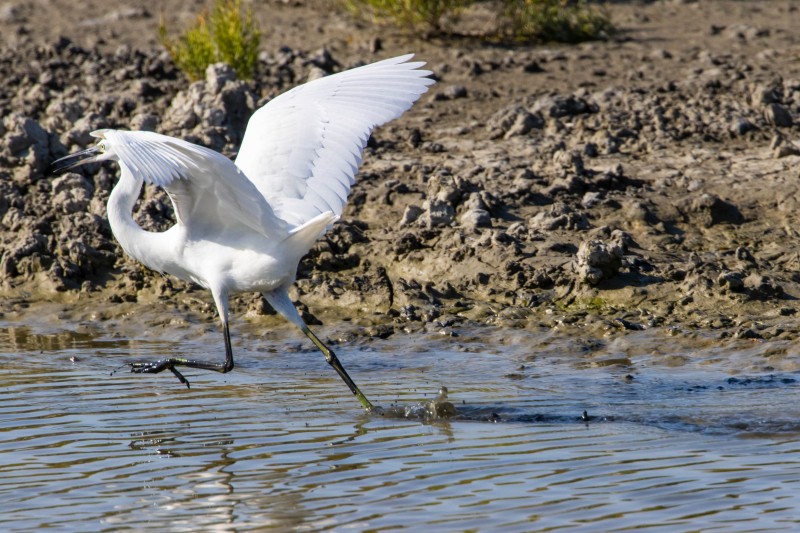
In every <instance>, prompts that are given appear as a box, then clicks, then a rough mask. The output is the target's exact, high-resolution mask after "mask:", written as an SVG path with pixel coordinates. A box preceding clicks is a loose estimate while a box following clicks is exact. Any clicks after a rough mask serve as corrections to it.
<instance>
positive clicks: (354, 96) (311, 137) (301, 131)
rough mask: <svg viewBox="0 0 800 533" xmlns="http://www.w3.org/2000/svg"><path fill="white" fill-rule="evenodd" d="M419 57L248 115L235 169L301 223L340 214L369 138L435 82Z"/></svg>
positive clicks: (344, 77)
mask: <svg viewBox="0 0 800 533" xmlns="http://www.w3.org/2000/svg"><path fill="white" fill-rule="evenodd" d="M412 57H413V55H405V56H400V57H395V58H392V59H386V60H384V61H380V62H378V63H373V64H371V65H366V66H363V67H358V68H355V69H352V70H347V71H344V72H340V73H338V74H333V75H331V76H326V77H324V78H320V79H317V80H314V81H312V82H309V83H307V84H305V85H301V86H299V87H295V88H294V89H292V90H290V91H288V92H286V93H284V94H282V95H280V96H278V97H277V98H275V99H273V100H271V101H270V102H269V103H267V104H266V105H265V106H264V107H262V108H261V109H259V110H258V111H256V112H255V113H254V114H253V116H252V117H251V118H250V122H249V123H248V125H247V131H246V132H245V136H244V139H243V141H242V146H241V149H240V150H239V155H238V157H237V158H236V165H237V166H238V167H239V168H240V169H241V170H242V171H243V172H244V173H245V174H246V175H247V177H248V178H250V180H251V181H252V182H253V183H254V184H255V186H256V187H257V188H258V190H259V191H260V192H261V194H262V195H263V196H264V197H265V198H266V199H267V201H268V202H269V204H270V206H271V207H272V209H273V211H274V212H275V214H276V215H277V216H278V217H279V218H281V219H283V220H285V221H286V222H288V223H289V224H290V225H291V226H294V227H296V226H299V225H301V224H303V223H305V222H308V221H309V220H311V219H312V218H314V217H315V216H317V215H319V214H321V213H324V212H326V211H332V212H333V213H334V214H335V215H337V216H338V215H340V214H341V213H342V209H344V205H345V203H346V202H347V195H348V194H349V193H350V186H351V185H352V184H353V183H354V181H355V174H356V172H357V171H358V166H359V165H360V164H361V152H362V151H363V149H364V147H365V146H366V144H367V140H368V139H369V136H370V133H371V132H372V129H373V128H374V127H375V126H379V125H381V124H383V123H385V122H388V121H390V120H392V119H394V118H397V117H399V116H400V115H402V114H403V113H404V112H405V111H406V110H407V109H408V108H410V107H411V105H412V104H413V103H414V102H415V101H416V100H417V99H418V98H419V96H420V95H421V94H422V93H424V92H425V91H426V90H427V87H428V85H431V84H433V83H434V81H433V80H432V79H431V78H429V77H428V76H429V75H430V74H431V72H430V71H427V70H420V67H422V66H423V65H424V64H425V63H423V62H410V61H409V60H410V59H411V58H412Z"/></svg>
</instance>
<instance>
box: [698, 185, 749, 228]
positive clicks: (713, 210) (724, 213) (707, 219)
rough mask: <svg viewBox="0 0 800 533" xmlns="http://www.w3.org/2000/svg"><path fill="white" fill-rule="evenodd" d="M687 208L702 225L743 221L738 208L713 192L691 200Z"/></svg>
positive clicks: (708, 226) (739, 222)
mask: <svg viewBox="0 0 800 533" xmlns="http://www.w3.org/2000/svg"><path fill="white" fill-rule="evenodd" d="M689 209H690V211H691V212H693V213H694V214H695V215H697V216H698V217H699V219H700V221H701V223H702V224H703V226H705V227H707V228H710V227H711V226H714V225H716V224H722V223H725V222H727V223H730V224H741V223H742V222H743V221H744V217H743V216H742V213H741V212H740V211H739V208H738V207H736V206H735V205H733V204H731V203H730V202H726V201H725V200H722V199H720V198H719V197H718V196H715V195H713V194H708V193H704V194H701V195H700V196H696V197H695V198H694V199H692V200H691V203H690V205H689Z"/></svg>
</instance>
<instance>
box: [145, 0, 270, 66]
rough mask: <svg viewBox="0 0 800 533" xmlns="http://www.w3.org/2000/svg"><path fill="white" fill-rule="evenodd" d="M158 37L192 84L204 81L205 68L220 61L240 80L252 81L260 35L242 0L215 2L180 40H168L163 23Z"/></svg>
mask: <svg viewBox="0 0 800 533" xmlns="http://www.w3.org/2000/svg"><path fill="white" fill-rule="evenodd" d="M158 36H159V40H160V41H161V44H163V45H164V47H165V48H166V49H167V51H168V52H169V54H170V56H171V57H172V60H173V61H174V62H175V64H176V65H177V66H178V68H179V69H181V70H182V71H183V72H184V73H185V74H186V75H187V76H188V77H189V79H190V80H192V81H196V80H199V79H202V78H203V76H204V75H205V71H206V68H207V67H208V66H209V65H211V64H213V63H217V62H220V61H221V62H224V63H227V64H228V65H230V66H231V67H232V68H233V69H234V70H235V71H236V75H237V76H238V77H239V78H241V79H250V78H252V77H253V74H254V73H255V68H256V65H257V63H258V45H259V43H260V41H261V33H260V32H259V31H258V29H257V28H256V25H255V22H254V20H253V13H252V10H251V9H250V8H249V7H248V8H247V9H246V10H243V9H242V1H241V0H216V2H215V3H214V7H213V9H212V11H211V13H210V14H209V12H208V10H203V12H201V13H200V14H199V15H198V16H197V19H196V20H195V22H194V25H193V26H191V27H190V28H188V29H187V30H186V31H184V32H183V33H182V34H181V35H180V36H178V37H170V36H169V34H168V32H167V27H166V24H165V23H164V20H163V19H162V20H161V22H160V23H159V27H158Z"/></svg>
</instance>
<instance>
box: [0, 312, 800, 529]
mask: <svg viewBox="0 0 800 533" xmlns="http://www.w3.org/2000/svg"><path fill="white" fill-rule="evenodd" d="M177 329H178V330H180V331H178V333H176V336H177V337H178V340H177V341H172V340H168V337H170V334H169V333H168V330H167V329H165V330H164V331H161V333H156V334H154V333H153V332H152V331H144V330H142V331H140V333H139V336H138V337H137V336H136V335H135V334H133V333H131V331H126V332H125V335H120V334H119V333H113V334H112V333H109V332H107V331H106V332H101V331H99V330H97V329H93V327H92V326H86V325H83V326H75V327H74V329H64V326H59V328H54V327H38V326H37V327H33V328H31V327H20V326H19V325H17V324H11V323H8V322H6V323H0V383H2V387H0V529H1V530H13V531H34V530H36V531H39V530H42V529H52V530H73V531H78V530H80V531H88V530H106V531H116V530H119V529H123V528H132V529H135V530H145V529H147V530H154V529H157V530H171V531H196V530H218V531H234V530H236V531H241V530H254V529H258V530H261V529H268V528H274V529H277V530H298V531H305V530H326V529H335V530H345V529H354V530H394V529H403V528H411V529H417V528H422V527H428V528H431V527H435V528H437V529H439V530H466V529H474V530H509V531H516V530H548V529H560V528H565V527H566V528H575V527H579V526H585V527H587V528H588V529H592V530H622V529H633V528H637V527H642V526H645V525H646V526H648V527H650V528H653V529H662V530H668V531H675V530H688V529H704V530H712V529H720V530H732V529H736V530H737V531H741V530H762V531H763V530H769V529H776V530H793V529H796V528H797V527H798V525H800V513H798V512H797V508H798V507H799V506H800V417H798V415H800V405H798V402H797V401H796V400H797V398H798V391H799V390H800V388H799V387H800V385H799V384H798V382H799V381H800V374H798V373H797V372H796V369H795V368H794V366H795V364H796V363H795V357H796V356H793V355H792V350H791V347H789V348H788V349H787V348H786V347H783V348H782V350H783V351H782V353H781V355H780V356H779V357H777V356H775V355H774V352H775V346H772V347H769V346H767V345H765V344H761V345H756V344H752V343H751V344H749V345H748V344H745V343H743V344H742V345H741V346H740V347H739V348H738V349H737V350H735V351H731V348H730V346H728V348H726V350H727V351H725V350H720V349H719V348H718V347H716V343H715V342H713V341H712V340H709V339H702V338H695V339H693V340H692V341H691V342H679V341H677V340H676V341H675V342H674V344H671V343H669V342H665V341H664V339H661V338H658V337H654V336H653V334H652V333H650V332H636V333H632V334H629V335H626V336H625V337H623V338H620V339H602V340H600V341H598V342H592V341H586V340H580V339H575V338H570V337H568V336H559V335H558V334H557V333H556V334H553V333H543V332H528V331H501V332H497V331H491V330H489V328H486V330H480V329H479V330H475V331H461V332H459V333H460V336H458V337H445V336H441V335H436V334H430V335H427V334H421V333H415V334H413V335H402V334H395V335H394V336H392V337H390V338H388V339H386V340H368V341H353V342H348V343H343V344H340V345H338V346H337V348H338V352H339V356H340V358H341V359H342V361H343V362H344V364H345V366H346V367H347V368H348V370H349V371H350V373H351V375H352V376H353V377H354V379H355V380H356V382H357V383H359V385H360V386H361V387H362V389H363V390H364V391H365V392H366V394H367V395H368V396H369V397H370V398H371V399H372V401H373V402H374V403H376V404H379V405H383V406H385V407H388V406H390V405H396V406H401V407H406V406H414V405H417V404H418V403H419V402H424V401H430V400H431V399H433V398H434V397H435V396H436V393H437V391H438V389H439V388H440V387H441V386H442V385H444V386H447V387H448V388H449V391H450V398H449V399H450V400H451V401H452V402H453V403H454V405H455V406H456V408H457V409H458V410H459V414H458V415H457V416H456V417H455V418H454V419H451V420H433V421H432V420H419V419H397V418H386V417H378V416H367V415H365V414H363V412H362V411H361V410H360V408H359V405H358V403H357V402H356V401H355V399H354V398H353V397H352V396H351V395H350V394H349V392H348V391H347V389H346V388H345V386H344V385H343V384H342V383H341V382H340V381H339V379H338V377H337V376H336V375H335V374H334V373H333V371H332V370H331V369H329V368H328V367H327V365H326V364H325V363H324V360H323V359H322V357H321V356H320V355H319V354H317V353H315V352H313V351H311V350H307V349H306V346H305V344H304V343H301V342H300V340H299V339H298V338H297V337H296V336H294V333H293V332H291V331H288V330H287V333H286V335H285V336H283V337H271V336H263V337H262V336H260V334H259V333H258V328H253V327H247V326H242V327H240V328H239V329H238V330H235V331H234V335H235V341H234V345H235V350H236V354H237V361H238V362H237V368H236V371H235V372H233V373H231V374H227V375H217V374H209V373H202V372H200V371H192V370H187V371H186V375H187V377H188V378H189V379H190V380H191V382H192V389H191V390H187V389H186V388H185V387H183V386H181V385H180V384H179V383H178V382H177V380H176V379H175V378H174V377H173V376H172V375H171V374H169V373H164V374H160V375H156V376H153V375H134V374H130V373H128V372H126V371H125V369H124V368H123V369H122V370H121V371H120V372H116V373H115V374H114V375H113V376H110V375H109V374H110V373H111V372H112V371H113V370H115V369H117V368H119V367H120V365H123V363H124V362H125V361H129V360H131V359H149V358H157V357H159V356H160V355H162V354H165V353H170V354H175V355H183V356H186V355H190V354H191V355H193V356H195V357H198V358H199V357H200V356H201V355H205V356H206V357H207V358H221V355H220V353H219V352H218V351H216V347H217V344H220V345H221V342H219V341H220V340H221V339H220V338H219V333H218V332H216V331H215V330H214V328H206V327H199V326H198V325H191V324H189V325H185V327H183V328H177ZM323 333H324V330H323ZM688 346H693V347H694V348H691V349H690V348H689V347H688ZM220 348H221V346H220ZM779 351H780V350H779ZM771 354H772V355H771ZM71 359H73V360H71ZM778 362H782V363H783V367H781V366H780V365H779V364H777V363H778ZM584 411H586V413H587V416H584V415H583V413H584Z"/></svg>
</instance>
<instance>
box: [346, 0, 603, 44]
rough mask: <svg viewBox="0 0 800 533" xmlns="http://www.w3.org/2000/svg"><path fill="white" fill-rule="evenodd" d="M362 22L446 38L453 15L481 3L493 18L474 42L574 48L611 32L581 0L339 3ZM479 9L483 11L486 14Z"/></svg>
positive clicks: (596, 9) (375, 0)
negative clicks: (569, 45) (559, 44)
mask: <svg viewBox="0 0 800 533" xmlns="http://www.w3.org/2000/svg"><path fill="white" fill-rule="evenodd" d="M340 2H341V3H342V5H344V7H345V9H346V10H347V11H349V12H350V13H351V14H352V15H354V16H355V17H357V18H361V19H368V20H372V21H373V22H376V23H378V24H393V25H395V26H398V27H400V28H403V29H407V30H412V31H415V32H417V33H422V34H425V33H431V32H432V33H433V34H438V35H441V34H447V33H448V28H453V27H454V25H455V23H456V22H457V19H458V16H459V15H460V14H462V13H463V12H464V11H466V10H468V9H469V8H470V6H475V5H477V4H481V6H482V7H484V8H485V10H487V9H488V10H489V11H492V12H494V13H495V14H496V18H495V21H494V23H489V22H488V21H487V22H486V23H484V24H483V29H482V30H481V31H480V32H479V35H477V36H478V37H481V38H483V39H486V40H502V41H511V42H525V43H529V42H547V41H558V42H568V43H575V42H581V41H587V40H591V39H597V38H599V37H602V36H603V35H606V34H607V33H609V32H610V31H611V30H612V29H613V25H612V24H611V19H610V18H609V16H608V14H607V13H606V11H605V10H604V9H602V8H599V7H597V6H594V5H590V4H588V3H587V2H585V1H584V0H483V1H481V0H340ZM485 10H484V11H485Z"/></svg>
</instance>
